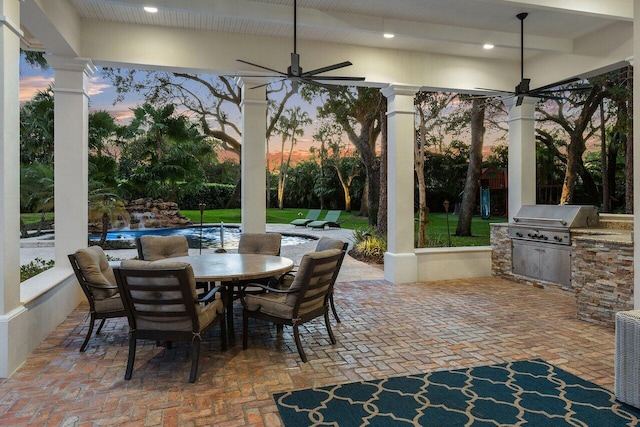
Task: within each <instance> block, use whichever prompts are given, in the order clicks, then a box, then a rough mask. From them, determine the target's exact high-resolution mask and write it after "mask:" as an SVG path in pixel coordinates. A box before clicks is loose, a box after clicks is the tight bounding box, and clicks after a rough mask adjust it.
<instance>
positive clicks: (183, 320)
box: [121, 260, 224, 332]
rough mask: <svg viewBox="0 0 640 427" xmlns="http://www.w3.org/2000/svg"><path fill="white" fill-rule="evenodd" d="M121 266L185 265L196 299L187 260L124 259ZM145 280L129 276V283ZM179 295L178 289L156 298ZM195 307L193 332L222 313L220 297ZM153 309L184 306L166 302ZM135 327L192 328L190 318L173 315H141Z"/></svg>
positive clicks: (169, 280) (171, 280)
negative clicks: (196, 326) (195, 319)
mask: <svg viewBox="0 0 640 427" xmlns="http://www.w3.org/2000/svg"><path fill="white" fill-rule="evenodd" d="M121 267H122V268H135V269H146V268H148V269H164V268H181V267H185V268H186V270H187V274H188V276H189V280H190V288H191V294H192V296H193V299H194V301H195V300H197V299H198V294H197V292H196V281H195V278H194V276H193V268H192V267H191V264H189V263H188V262H176V261H170V260H159V261H139V260H125V261H122V264H121ZM145 280H149V278H144V279H143V278H140V279H134V278H129V283H131V284H138V283H144V281H145ZM152 280H154V283H156V284H158V282H159V281H160V283H163V282H164V283H166V284H167V285H177V284H178V280H177V279H175V278H169V277H167V278H154V279H152ZM136 292H137V291H136ZM136 292H132V295H133V296H135V293H136ZM145 297H148V295H145ZM181 297H182V294H181V293H180V292H179V291H175V292H167V293H165V294H162V295H158V299H172V298H176V299H179V298H181ZM195 308H196V313H197V314H198V323H199V328H198V330H197V331H194V332H199V331H200V330H201V329H202V328H204V327H205V326H207V325H208V324H209V323H211V321H212V320H213V319H215V317H216V316H217V315H218V314H222V313H224V304H223V302H222V300H221V299H217V300H215V301H213V302H212V303H210V304H207V305H205V306H204V307H202V306H200V304H196V306H195ZM154 309H156V310H162V311H174V310H176V309H178V310H183V309H184V306H183V305H180V306H179V307H176V305H174V304H167V305H166V306H162V305H161V306H155V307H154ZM136 327H137V328H138V329H149V330H155V329H162V330H168V331H192V330H193V329H194V328H193V324H192V322H191V319H190V318H189V317H173V318H170V317H167V318H161V317H153V318H152V317H144V316H141V317H138V318H136Z"/></svg>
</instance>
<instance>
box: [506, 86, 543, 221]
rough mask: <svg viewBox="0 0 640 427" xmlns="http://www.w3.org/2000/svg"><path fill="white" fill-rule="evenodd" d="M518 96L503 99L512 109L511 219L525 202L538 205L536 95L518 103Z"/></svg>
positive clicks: (510, 153)
mask: <svg viewBox="0 0 640 427" xmlns="http://www.w3.org/2000/svg"><path fill="white" fill-rule="evenodd" d="M516 100H517V97H513V98H509V99H507V100H505V101H504V103H505V105H506V106H507V108H508V109H509V119H508V121H509V189H508V198H509V206H508V209H509V221H513V217H514V216H515V215H517V214H518V211H519V210H520V208H521V207H522V206H523V205H535V204H536V138H535V128H534V127H535V118H534V113H535V105H536V102H537V101H538V100H537V99H536V98H529V97H525V98H524V100H523V101H522V105H518V106H517V105H516Z"/></svg>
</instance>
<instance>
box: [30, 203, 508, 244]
mask: <svg viewBox="0 0 640 427" xmlns="http://www.w3.org/2000/svg"><path fill="white" fill-rule="evenodd" d="M307 210H308V209H298V208H288V209H282V210H280V209H267V223H269V224H289V223H290V222H291V221H293V220H294V219H296V218H300V217H304V216H306V214H307ZM180 212H181V213H182V214H183V215H185V216H186V217H188V218H190V219H191V220H192V221H193V222H195V223H196V224H199V223H200V211H199V210H191V211H190V210H182V211H180ZM299 212H302V215H298V213H299ZM326 212H327V211H326V210H325V211H322V214H321V215H320V218H324V215H325V214H326ZM240 215H241V213H240V209H215V210H205V211H204V214H203V222H204V223H205V224H218V223H220V222H226V223H231V224H238V223H240V222H241V219H240ZM21 217H22V220H23V221H24V222H25V224H33V223H37V222H39V221H40V214H39V213H25V214H21ZM46 217H47V219H48V220H52V219H53V213H48V214H47V216H46ZM340 219H341V220H343V221H344V222H342V223H341V224H340V225H341V226H342V228H348V229H351V230H355V229H366V228H367V227H368V224H369V222H368V220H367V218H364V217H360V216H356V213H355V212H342V214H341V215H340ZM506 221H507V218H502V217H492V218H490V219H482V218H480V217H479V216H475V217H474V218H473V222H472V225H471V232H472V233H473V237H456V236H454V234H455V232H456V226H457V225H458V216H457V215H449V231H450V233H451V246H454V247H458V246H487V245H489V235H490V227H489V224H491V223H495V222H506ZM417 229H418V224H417V223H416V225H415V230H416V231H417ZM299 230H300V229H299ZM427 240H428V243H429V245H428V246H430V247H444V246H448V244H449V241H448V237H447V218H446V215H445V214H444V213H431V214H429V224H428V225H427Z"/></svg>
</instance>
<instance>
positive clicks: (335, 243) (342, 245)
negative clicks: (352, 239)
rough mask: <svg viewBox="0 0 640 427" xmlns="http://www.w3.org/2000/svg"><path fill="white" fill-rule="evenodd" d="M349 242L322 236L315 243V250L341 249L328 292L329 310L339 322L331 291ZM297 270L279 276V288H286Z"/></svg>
mask: <svg viewBox="0 0 640 427" xmlns="http://www.w3.org/2000/svg"><path fill="white" fill-rule="evenodd" d="M348 246H349V244H348V243H347V242H343V241H342V240H338V239H332V238H330V237H322V238H321V239H320V240H318V244H317V245H316V252H322V251H326V250H328V249H340V250H341V251H342V256H341V257H340V261H339V262H338V268H336V272H335V275H334V277H333V279H332V281H331V291H330V292H329V305H330V306H331V311H332V312H333V317H334V318H335V319H336V322H338V323H340V317H338V312H337V311H336V306H335V303H334V302H333V291H334V289H335V284H336V280H337V279H338V273H339V272H340V267H342V262H343V261H344V257H345V255H346V254H347V248H348ZM296 274H297V271H294V270H292V271H290V272H288V273H285V274H283V275H282V276H281V278H280V280H279V284H278V287H279V288H280V289H287V288H288V287H289V286H291V283H293V280H294V279H295V276H296Z"/></svg>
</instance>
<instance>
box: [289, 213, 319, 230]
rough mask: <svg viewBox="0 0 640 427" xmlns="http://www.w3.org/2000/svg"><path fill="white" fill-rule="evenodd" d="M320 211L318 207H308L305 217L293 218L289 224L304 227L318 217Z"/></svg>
mask: <svg viewBox="0 0 640 427" xmlns="http://www.w3.org/2000/svg"><path fill="white" fill-rule="evenodd" d="M320 212H322V210H320V209H309V212H307V216H306V217H305V218H298V219H294V220H293V221H291V222H290V223H289V224H291V225H295V226H296V227H304V226H306V225H307V224H309V223H310V222H311V221H315V220H317V219H318V218H320Z"/></svg>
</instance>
